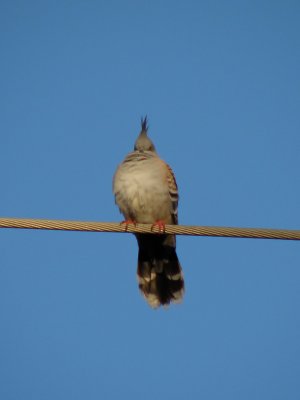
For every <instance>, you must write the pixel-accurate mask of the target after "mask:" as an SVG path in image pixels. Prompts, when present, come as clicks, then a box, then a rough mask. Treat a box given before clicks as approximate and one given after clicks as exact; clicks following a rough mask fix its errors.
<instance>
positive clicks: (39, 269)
mask: <svg viewBox="0 0 300 400" xmlns="http://www.w3.org/2000/svg"><path fill="white" fill-rule="evenodd" d="M299 19H300V4H299V2H297V1H286V2H283V1H272V2H271V1H266V0H262V1H255V0H254V1H231V0H229V1H227V2H225V1H214V2H201V1H185V2H183V1H164V2H158V1H152V2H150V1H143V0H141V1H89V0H87V1H76V0H75V1H72V2H70V1H51V2H50V1H31V0H29V1H27V2H23V1H7V0H2V2H1V4H0V33H1V34H0V50H1V65H0V70H1V74H0V109H1V118H0V139H1V149H2V151H1V157H0V171H1V172H0V178H1V183H2V185H1V186H2V191H1V192H2V194H1V198H0V214H1V216H6V217H23V218H48V219H73V220H92V221H120V220H121V219H122V216H121V215H120V214H119V211H118V209H117V207H116V206H115V204H114V199H113V195H112V189H111V186H112V184H111V181H112V176H113V174H114V171H115V169H116V167H117V165H118V163H120V162H121V160H122V159H123V157H124V156H125V155H126V153H128V152H129V151H130V150H131V149H132V147H133V144H134V141H135V139H136V136H137V134H138V132H139V123H140V117H141V116H142V115H145V114H147V115H148V117H149V124H150V130H149V135H150V136H151V138H152V140H153V141H154V143H155V145H156V148H157V150H158V152H159V154H160V155H161V157H162V158H163V159H164V160H166V161H167V162H168V163H169V164H170V165H171V166H172V168H173V170H174V172H175V174H176V178H177V182H178V186H179V190H180V204H179V221H180V222H181V223H182V224H193V225H215V226H240V227H270V228H290V229H300V218H299V204H300V189H299V187H300V185H299V184H300V179H299V154H300V136H299V132H300V118H299V106H300V77H299V68H300V46H299V37H300V25H299ZM0 250H1V251H0V261H1V262H0V321H1V329H0V339H1V340H0V354H1V359H0V398H1V399H4V400H14V399H25V400H26V399H30V400H37V399H38V400H40V399H43V400H44V399H45V400H48V399H54V398H55V399H57V400H59V399H64V400H65V399H83V398H85V399H91V400H93V399H99V398H103V399H108V400H110V399H119V398H120V397H121V396H122V398H131V399H141V398H142V399H146V400H147V399H151V400H152V399H153V398H161V397H164V398H166V399H173V400H176V399H182V398H187V399H198V398H203V399H206V400H214V399H230V400H234V399H246V400H247V399H249V400H250V399H251V400H253V399H264V400H266V399H272V400H276V399H278V400H279V399H280V400H281V399H283V398H285V399H289V400H292V399H298V398H299V392H300V381H299V375H300V341H299V337H300V314H299V304H300V290H299V287H300V268H299V263H300V251H299V243H297V242H288V241H270V240H269V241H268V240H253V239H252V240H250V239H249V240H248V239H225V238H218V239H217V238H199V237H197V238H194V237H179V238H178V255H179V258H180V260H181V264H182V266H183V269H184V274H185V281H186V294H185V299H184V302H183V303H182V304H181V305H177V306H172V307H170V308H169V309H167V310H164V309H160V310H152V309H150V308H149V307H148V305H147V304H146V302H145V301H144V300H143V298H142V297H141V296H140V294H139V292H138V289H137V282H136V277H135V273H136V259H137V245H136V243H135V239H134V237H133V236H132V235H129V234H128V235H125V234H108V233H102V234H101V233H99V234H96V233H75V232H46V231H33V230H12V229H10V230H9V229H2V230H0Z"/></svg>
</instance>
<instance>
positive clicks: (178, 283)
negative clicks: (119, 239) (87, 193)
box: [113, 116, 184, 308]
mask: <svg viewBox="0 0 300 400" xmlns="http://www.w3.org/2000/svg"><path fill="white" fill-rule="evenodd" d="M113 193H114V196H115V202H116V204H117V205H118V207H119V209H120V212H121V213H122V214H123V216H124V218H125V221H123V223H125V224H130V223H133V224H137V223H142V224H152V226H155V225H157V226H158V228H159V231H160V233H157V234H152V233H151V234H139V233H136V234H135V237H136V239H137V243H138V248H139V250H138V266H137V279H138V285H139V289H140V291H141V293H142V295H143V296H144V297H145V299H146V301H147V302H148V304H149V305H150V306H151V307H152V308H158V307H160V306H168V305H169V304H170V303H172V302H174V303H179V302H181V301H182V298H183V294H184V278H183V272H182V268H181V265H180V262H179V260H178V257H177V254H176V237H175V235H172V234H165V233H164V231H165V229H164V228H165V224H174V225H177V224H178V198H179V196H178V187H177V183H176V180H175V175H174V173H173V171H172V169H171V168H170V166H169V165H168V164H167V163H166V162H165V161H163V160H162V159H161V158H160V157H159V156H158V154H157V152H156V149H155V146H154V144H153V142H152V140H151V139H150V138H149V136H148V119H147V116H146V117H144V118H141V131H140V133H139V135H138V137H137V139H136V141H135V144H134V149H133V151H132V152H130V153H129V154H127V156H126V157H125V159H124V160H123V162H122V163H121V164H120V165H119V166H118V167H117V170H116V172H115V174H114V177H113ZM127 226H128V225H127Z"/></svg>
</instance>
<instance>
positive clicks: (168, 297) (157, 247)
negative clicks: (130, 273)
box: [136, 234, 184, 308]
mask: <svg viewBox="0 0 300 400" xmlns="http://www.w3.org/2000/svg"><path fill="white" fill-rule="evenodd" d="M136 238H137V241H138V245H139V255H138V268H137V277H138V282H139V289H140V290H141V292H142V294H143V295H144V297H145V299H146V300H147V302H148V303H149V305H150V306H151V307H153V308H157V307H159V306H161V305H168V304H170V303H171V302H175V303H178V302H180V301H181V300H182V297H183V292H184V280H183V274H182V269H181V266H180V263H179V260H178V257H177V254H176V242H175V240H176V239H175V236H174V235H164V234H162V235H151V234H150V235H147V234H144V235H136Z"/></svg>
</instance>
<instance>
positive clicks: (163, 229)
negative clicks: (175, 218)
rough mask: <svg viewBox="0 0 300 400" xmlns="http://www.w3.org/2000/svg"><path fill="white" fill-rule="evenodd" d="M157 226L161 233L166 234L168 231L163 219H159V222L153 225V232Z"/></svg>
mask: <svg viewBox="0 0 300 400" xmlns="http://www.w3.org/2000/svg"><path fill="white" fill-rule="evenodd" d="M155 226H157V227H158V232H159V233H165V231H166V224H165V222H164V221H162V220H161V219H159V220H158V221H156V222H154V224H152V226H151V231H153V230H154V227H155Z"/></svg>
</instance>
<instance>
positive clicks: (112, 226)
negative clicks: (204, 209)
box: [0, 218, 300, 240]
mask: <svg viewBox="0 0 300 400" xmlns="http://www.w3.org/2000/svg"><path fill="white" fill-rule="evenodd" d="M0 228H18V229H46V230H60V231H82V232H120V233H153V234H155V233H156V234H157V233H160V231H159V227H158V226H155V225H154V226H153V225H151V224H136V225H134V224H122V223H116V222H90V221H63V220H49V219H28V218H0ZM165 233H170V234H176V235H189V236H214V237H232V238H253V239H281V240H300V230H289V229H264V228H232V227H217V226H191V225H166V226H165Z"/></svg>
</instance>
